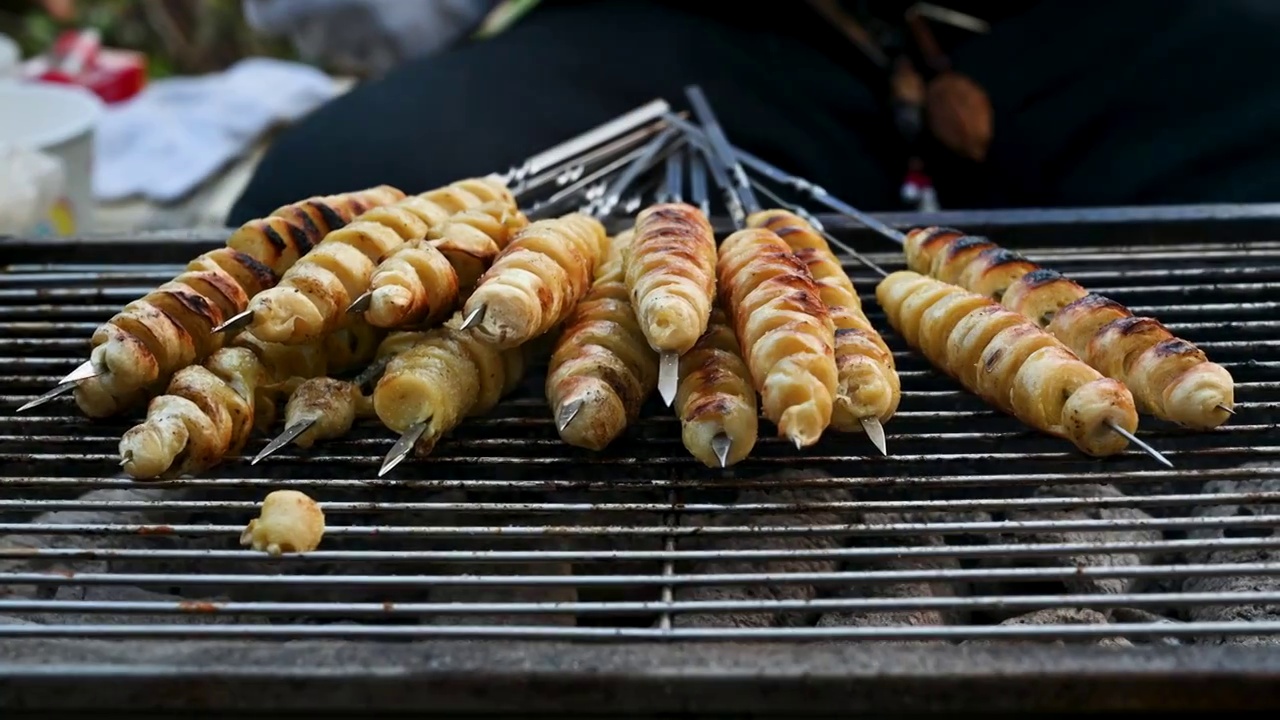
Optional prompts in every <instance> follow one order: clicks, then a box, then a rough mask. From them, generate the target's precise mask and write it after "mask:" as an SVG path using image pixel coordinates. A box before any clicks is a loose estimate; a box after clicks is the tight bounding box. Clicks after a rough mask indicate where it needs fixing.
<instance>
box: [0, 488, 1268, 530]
mask: <svg viewBox="0 0 1280 720" xmlns="http://www.w3.org/2000/svg"><path fill="white" fill-rule="evenodd" d="M671 494H672V495H674V494H675V493H674V491H672V492H671ZM1255 503H1258V504H1262V503H1280V491H1270V492H1267V491H1264V492H1250V493H1218V494H1214V495H1207V496H1206V495H1201V494H1181V495H1140V496H1122V497H1080V498H1077V497H1073V498H1048V497H1046V498H1010V499H980V500H963V499H955V500H866V501H831V502H802V503H781V502H757V503H752V502H744V503H694V502H680V501H678V500H671V501H668V502H665V503H643V502H633V503H625V502H598V503H573V502H543V503H535V502H484V503H480V502H465V503H461V502H459V503H449V502H322V503H320V506H321V508H322V509H323V510H324V512H325V514H326V515H328V514H331V513H336V514H341V513H351V514H356V513H376V512H448V513H468V512H483V513H489V512H501V513H557V512H561V513H574V512H618V513H634V512H649V513H664V519H663V525H664V526H667V527H674V526H675V523H676V520H675V517H674V513H672V512H671V509H672V508H674V507H679V509H680V512H681V513H762V512H769V513H793V512H811V511H864V512H866V511H873V512H937V511H944V510H951V511H961V510H1014V509H1017V510H1052V509H1055V508H1090V507H1157V506H1163V507H1175V506H1183V505H1196V506H1209V505H1235V504H1242V505H1248V504H1255ZM258 506H259V503H257V502H254V501H251V500H239V501H237V500H100V501H91V500H0V510H10V511H22V512H50V511H55V510H56V511H72V510H74V511H100V512H101V511H112V512H121V511H126V510H140V511H148V510H185V511H190V512H195V511H209V510H237V511H241V512H248V511H252V510H256V509H257V508H258ZM668 516H669V517H668Z"/></svg>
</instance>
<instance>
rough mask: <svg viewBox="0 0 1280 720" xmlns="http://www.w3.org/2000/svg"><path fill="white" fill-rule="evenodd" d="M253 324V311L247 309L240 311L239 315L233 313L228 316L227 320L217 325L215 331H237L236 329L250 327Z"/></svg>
mask: <svg viewBox="0 0 1280 720" xmlns="http://www.w3.org/2000/svg"><path fill="white" fill-rule="evenodd" d="M252 324H253V311H252V310H245V311H244V312H242V313H239V314H238V315H232V316H231V317H229V318H227V320H226V321H225V322H223V323H222V324H221V325H219V326H217V327H215V328H214V329H213V331H214V332H215V333H225V332H235V331H236V330H240V329H243V328H246V327H249V326H250V325H252Z"/></svg>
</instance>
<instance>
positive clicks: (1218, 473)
mask: <svg viewBox="0 0 1280 720" xmlns="http://www.w3.org/2000/svg"><path fill="white" fill-rule="evenodd" d="M1196 475H1197V477H1198V478H1199V479H1201V480H1204V481H1209V480H1233V479H1234V480H1239V479H1252V478H1260V479H1269V478H1277V477H1280V468H1273V467H1259V468H1213V469H1208V470H1199V471H1197V472H1196ZM1183 477H1184V476H1183V475H1182V474H1181V473H1180V472H1179V471H1177V470H1151V471H1135V472H1111V471H1105V470H1102V471H1099V472H1097V473H1028V474H1011V475H989V474H980V475H950V476H938V477H890V478H884V477H879V476H875V477H824V478H811V479H807V480H797V481H794V482H793V483H791V485H790V487H861V486H865V485H879V484H886V483H888V484H893V485H902V486H911V485H934V484H939V485H940V484H943V483H946V484H957V485H975V486H979V487H998V486H1002V485H1011V486H1021V485H1058V484H1062V485H1069V484H1073V483H1088V482H1102V481H1106V482H1109V483H1125V482H1158V481H1168V480H1178V479H1182V478H1183ZM4 485H16V486H23V487H25V486H30V485H40V486H54V487H56V486H72V487H84V488H95V489H104V488H137V487H138V483H137V482H135V481H133V480H130V479H128V478H124V477H115V478H101V479H99V478H74V477H6V478H0V486H4ZM146 486H147V487H148V488H156V489H161V488H217V489H246V488H264V487H284V488H295V487H296V488H305V487H327V488H331V489H367V488H410V489H416V490H454V489H467V490H472V489H486V488H487V489H502V490H510V489H515V490H540V491H548V490H557V489H566V490H579V489H611V490H619V489H625V488H626V487H628V486H631V487H639V488H645V489H652V488H667V487H681V488H706V487H724V488H772V487H776V486H777V483H776V482H775V481H773V480H770V479H764V480H754V479H736V478H717V479H715V480H671V479H667V478H658V477H648V478H626V479H618V480H595V481H591V480H480V479H442V480H400V479H395V478H378V479H371V480H366V479H354V480H345V479H338V480H334V479H327V478H314V479H304V478H291V479H285V480H276V479H273V478H265V477H263V478H225V479H224V478H219V479H208V478H203V479H201V478H191V479H182V480H170V481H156V482H149V483H147V484H146Z"/></svg>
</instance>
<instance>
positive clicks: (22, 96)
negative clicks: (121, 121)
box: [0, 82, 103, 236]
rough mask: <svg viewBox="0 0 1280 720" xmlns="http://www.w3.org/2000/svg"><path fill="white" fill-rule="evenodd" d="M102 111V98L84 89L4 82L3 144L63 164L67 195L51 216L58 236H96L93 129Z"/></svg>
mask: <svg viewBox="0 0 1280 720" xmlns="http://www.w3.org/2000/svg"><path fill="white" fill-rule="evenodd" d="M102 112H103V103H102V100H101V99H99V98H98V96H97V95H95V94H93V93H92V92H90V91H88V90H85V89H83V88H79V87H75V86H71V85H56V84H52V83H35V82H4V83H0V144H11V145H16V146H18V147H25V148H30V149H32V150H39V151H41V152H44V153H47V154H49V155H51V156H53V157H55V158H58V160H59V161H61V163H62V168H63V176H64V177H65V178H66V183H65V185H64V186H63V195H62V197H61V198H59V199H58V201H57V202H56V203H54V205H53V208H52V210H50V212H49V216H48V218H46V221H47V225H48V228H49V229H50V230H51V231H52V232H53V233H54V234H57V235H64V236H65V235H76V234H84V233H87V232H92V229H93V228H92V223H93V212H94V204H93V131H94V128H95V127H96V126H97V124H98V118H100V117H101V116H102Z"/></svg>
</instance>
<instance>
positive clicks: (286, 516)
mask: <svg viewBox="0 0 1280 720" xmlns="http://www.w3.org/2000/svg"><path fill="white" fill-rule="evenodd" d="M322 538H324V512H323V511H322V510H321V509H320V506H319V505H318V504H316V501H315V500H312V499H311V498H310V497H308V496H307V495H306V494H304V493H300V492H298V491H297V490H276V491H275V492H273V493H271V494H270V495H267V497H266V499H264V500H263V501H262V510H261V512H260V513H259V515H258V517H257V518H255V519H253V520H250V521H249V526H248V527H246V528H245V529H244V532H243V533H241V534H240V544H241V545H243V546H245V547H251V548H253V549H254V550H257V551H258V552H265V553H268V554H271V555H281V554H283V553H287V552H311V551H312V550H315V549H316V548H318V547H320V540H321V539H322Z"/></svg>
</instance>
